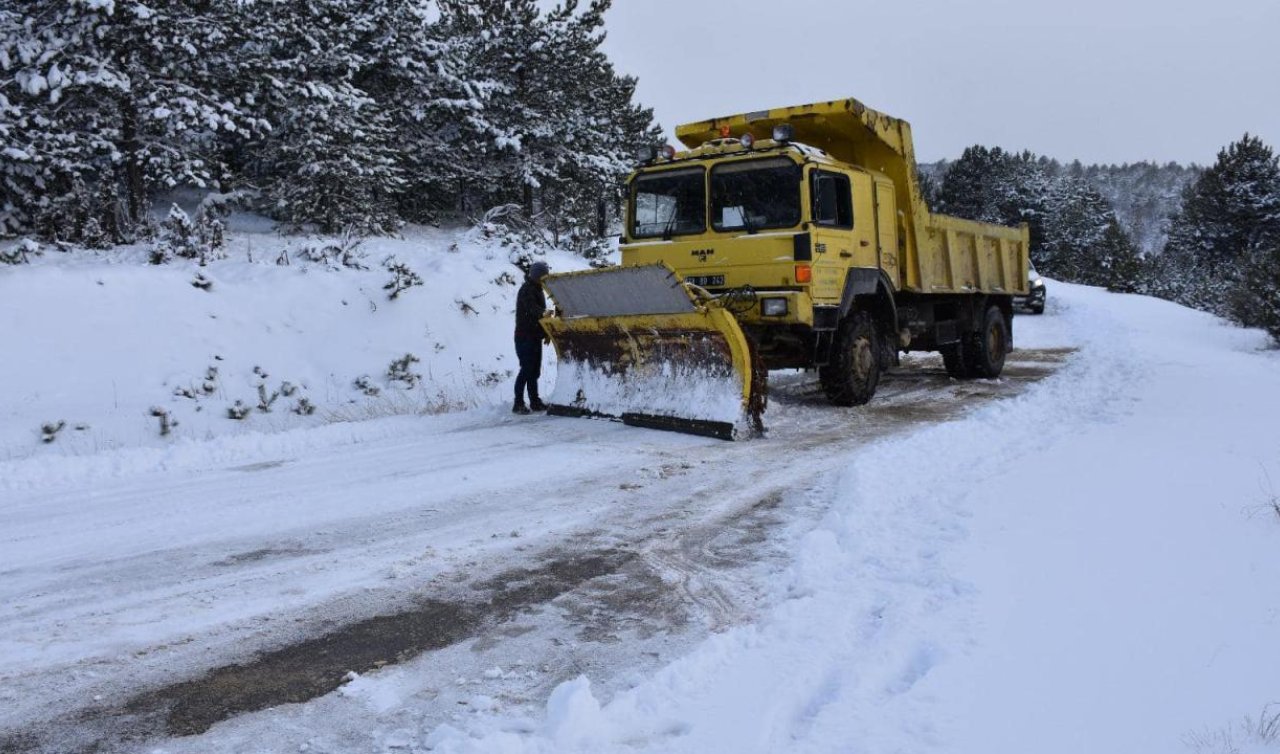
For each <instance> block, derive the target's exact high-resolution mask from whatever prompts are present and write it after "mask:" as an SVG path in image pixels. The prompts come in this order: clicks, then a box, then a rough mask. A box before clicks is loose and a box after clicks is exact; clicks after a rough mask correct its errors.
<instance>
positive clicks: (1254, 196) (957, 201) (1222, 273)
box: [921, 134, 1280, 341]
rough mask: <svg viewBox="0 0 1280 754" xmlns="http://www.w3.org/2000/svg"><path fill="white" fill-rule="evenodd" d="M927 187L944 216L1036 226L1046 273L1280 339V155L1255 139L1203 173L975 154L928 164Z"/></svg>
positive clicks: (983, 150) (1039, 261)
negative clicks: (1143, 296) (1166, 302)
mask: <svg viewBox="0 0 1280 754" xmlns="http://www.w3.org/2000/svg"><path fill="white" fill-rule="evenodd" d="M921 183H922V186H923V188H924V191H925V194H926V198H927V199H928V201H929V203H930V206H931V207H932V208H933V209H934V210H936V211H938V212H943V213H946V214H951V215H956V216H959V217H967V218H970V219H974V220H983V221H987V222H999V223H1006V224H1015V223H1019V222H1026V223H1028V224H1029V225H1030V228H1031V257H1032V261H1033V262H1034V263H1035V265H1036V267H1037V269H1039V270H1040V271H1041V272H1042V273H1044V274H1045V275H1048V276H1050V277H1052V278H1055V279H1058V280H1064V281H1068V282H1075V283H1084V284H1086V285H1098V286H1105V287H1107V288H1109V289H1111V290H1115V291H1124V292H1138V293H1147V294H1151V295H1156V296H1160V297H1162V298H1167V299H1170V300H1172V301H1177V302H1178V303H1181V304H1185V305H1187V306H1192V307H1195V308H1198V309H1203V310H1205V311H1210V312H1213V313H1215V314H1219V315H1221V316H1224V317H1227V318H1230V319H1232V320H1234V321H1236V322H1238V323H1240V324H1242V325H1245V326H1247V327H1263V328H1265V329H1267V330H1268V332H1270V333H1271V335H1272V336H1273V337H1274V338H1276V339H1277V340H1278V341H1280V158H1277V156H1276V154H1275V153H1274V152H1273V150H1272V149H1271V148H1270V147H1268V146H1267V145H1266V144H1264V143H1263V142H1262V141H1261V140H1260V139H1258V138H1257V137H1254V136H1250V135H1248V134H1245V136H1244V137H1243V138H1242V139H1241V140H1239V141H1237V142H1235V143H1233V144H1231V145H1229V146H1227V147H1226V148H1224V149H1223V150H1222V151H1221V152H1219V154H1218V158H1217V161H1216V162H1215V163H1214V164H1213V165H1212V166H1210V167H1209V168H1207V169H1205V170H1203V171H1202V170H1199V169H1197V168H1186V167H1181V166H1178V165H1172V164H1171V165H1164V166H1157V165H1154V164H1151V163H1137V164H1133V165H1122V166H1089V167H1085V166H1083V165H1081V164H1080V163H1078V162H1075V163H1072V164H1070V165H1063V164H1061V163H1059V162H1057V161H1055V160H1050V159H1047V158H1044V157H1040V156H1037V155H1034V154H1032V153H1030V152H1022V153H1014V152H1007V151H1005V150H1003V149H1000V148H998V147H996V148H988V147H983V146H974V147H970V148H968V149H966V150H965V152H964V154H963V155H961V157H960V158H959V159H958V160H956V161H954V162H942V163H937V164H934V165H928V166H924V167H923V168H922V171H921Z"/></svg>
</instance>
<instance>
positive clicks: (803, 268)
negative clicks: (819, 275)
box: [796, 264, 813, 283]
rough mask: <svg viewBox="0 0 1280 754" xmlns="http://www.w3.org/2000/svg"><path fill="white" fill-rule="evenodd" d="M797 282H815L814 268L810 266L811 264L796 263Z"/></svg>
mask: <svg viewBox="0 0 1280 754" xmlns="http://www.w3.org/2000/svg"><path fill="white" fill-rule="evenodd" d="M796 282H797V283H812V282H813V268H812V267H810V266H809V265H807V264H798V265H796Z"/></svg>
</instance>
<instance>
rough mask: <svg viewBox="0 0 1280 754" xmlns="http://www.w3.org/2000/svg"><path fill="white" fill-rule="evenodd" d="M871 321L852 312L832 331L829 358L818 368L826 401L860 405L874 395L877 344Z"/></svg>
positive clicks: (877, 354)
mask: <svg viewBox="0 0 1280 754" xmlns="http://www.w3.org/2000/svg"><path fill="white" fill-rule="evenodd" d="M878 340H879V339H878V338H877V335H876V325H875V321H874V320H873V319H872V318H871V315H870V314H869V313H867V312H854V313H853V314H851V315H850V316H849V317H848V318H846V319H845V320H844V321H843V322H841V323H840V329H839V331H838V332H837V333H836V342H835V344H834V346H833V347H832V350H831V361H830V362H829V363H828V364H827V365H826V366H824V367H821V368H820V369H818V379H819V380H820V381H821V382H822V391H823V392H824V393H826V395H827V400H829V401H831V402H832V403H834V404H835V405H837V406H861V405H863V404H864V403H866V402H867V401H870V400H871V397H872V396H873V395H875V394H876V385H877V384H878V383H879V382H880V345H879V342H878Z"/></svg>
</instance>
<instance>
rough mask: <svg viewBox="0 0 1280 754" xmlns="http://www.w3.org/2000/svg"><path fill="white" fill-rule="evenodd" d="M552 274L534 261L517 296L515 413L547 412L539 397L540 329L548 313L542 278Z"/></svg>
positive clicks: (542, 334) (542, 335)
mask: <svg viewBox="0 0 1280 754" xmlns="http://www.w3.org/2000/svg"><path fill="white" fill-rule="evenodd" d="M549 272H551V268H550V267H548V266H547V263H546V262H534V263H533V264H532V265H530V266H529V274H528V275H527V276H526V278H525V281H524V285H522V286H520V293H518V294H517V295H516V358H518V359H520V374H519V375H517V376H516V402H515V405H514V406H512V407H511V410H512V411H513V412H514V413H517V414H527V413H529V412H530V411H546V410H547V407H546V405H545V404H544V403H543V402H542V399H541V398H539V397H538V378H539V377H541V376H542V342H543V340H545V339H546V337H547V334H546V333H545V332H543V330H542V323H541V322H540V321H539V320H541V319H542V315H543V314H544V313H545V312H546V310H547V295H546V293H544V292H543V290H542V278H544V277H545V276H546V275H547V273H549ZM526 387H527V388H528V389H529V405H528V406H526V405H525V403H524V391H525V388H526Z"/></svg>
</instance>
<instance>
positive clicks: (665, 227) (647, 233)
mask: <svg viewBox="0 0 1280 754" xmlns="http://www.w3.org/2000/svg"><path fill="white" fill-rule="evenodd" d="M705 174H706V171H705V170H703V169H702V168H689V169H686V170H664V171H662V172H660V173H648V174H643V175H640V176H637V177H636V179H635V182H634V183H633V184H632V197H633V199H632V205H631V207H632V218H633V219H632V225H631V235H632V236H634V237H636V238H654V237H658V236H661V237H663V238H670V237H671V236H679V235H688V234H690V233H705V232H706V230H707V202H706V181H705V180H704V179H703V176H704V175H705Z"/></svg>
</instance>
